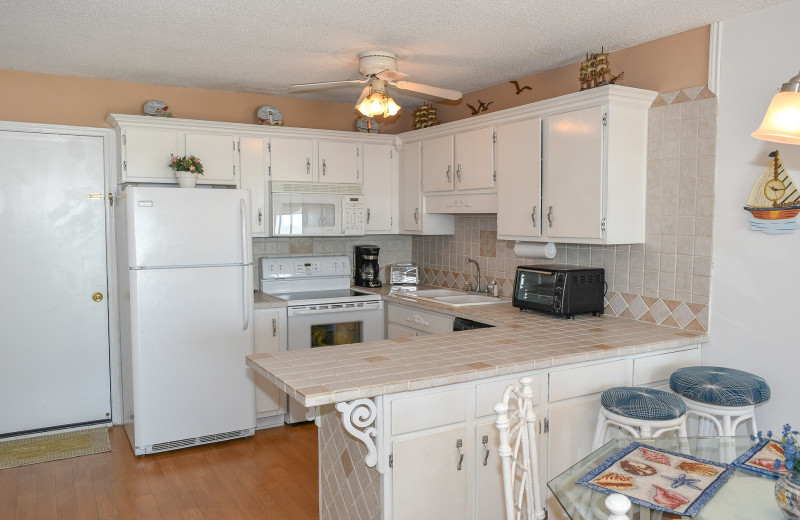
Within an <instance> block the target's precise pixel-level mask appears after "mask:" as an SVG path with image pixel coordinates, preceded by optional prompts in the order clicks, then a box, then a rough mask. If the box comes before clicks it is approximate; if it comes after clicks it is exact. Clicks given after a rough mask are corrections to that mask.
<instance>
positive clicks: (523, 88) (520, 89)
mask: <svg viewBox="0 0 800 520" xmlns="http://www.w3.org/2000/svg"><path fill="white" fill-rule="evenodd" d="M509 83H511V84H512V85H514V87H516V89H517V92H516V94H517V95H518V96H519V95H520V93H521V92H522V91H523V90H533V89H532V88H531V87H529V86H528V85H525V86H524V87H520V86H519V81H509Z"/></svg>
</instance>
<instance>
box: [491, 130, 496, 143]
mask: <svg viewBox="0 0 800 520" xmlns="http://www.w3.org/2000/svg"><path fill="white" fill-rule="evenodd" d="M492 142H493V143H496V142H497V132H495V131H494V130H492Z"/></svg>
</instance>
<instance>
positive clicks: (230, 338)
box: [123, 266, 256, 448]
mask: <svg viewBox="0 0 800 520" xmlns="http://www.w3.org/2000/svg"><path fill="white" fill-rule="evenodd" d="M129 274H130V282H131V318H132V320H131V321H132V325H133V327H132V329H133V331H132V345H131V357H130V359H124V360H123V363H130V364H131V365H132V366H131V369H130V373H131V374H132V392H131V393H132V396H131V395H130V394H129V396H128V397H132V400H130V399H124V401H125V402H124V405H125V406H124V408H126V409H125V410H124V415H125V420H126V422H130V419H131V418H132V419H133V424H132V426H134V428H133V430H134V431H135V432H134V435H133V437H135V440H134V439H132V440H133V441H134V442H132V444H134V445H135V448H140V447H146V446H152V445H153V444H159V443H165V442H172V441H177V440H183V439H192V438H197V437H201V436H205V435H214V434H219V433H228V432H232V431H236V430H245V429H249V428H253V427H255V421H256V418H255V385H254V375H253V373H252V371H251V370H250V369H249V368H247V367H246V365H245V356H247V355H249V354H252V353H253V327H252V309H253V297H252V296H253V291H252V276H253V272H252V267H251V266H242V267H233V266H229V267H199V268H184V269H152V270H138V271H137V270H131V271H129ZM244 295H246V297H245V296H244ZM125 372H128V371H127V370H125ZM131 401H132V402H131ZM130 426H131V425H130V424H126V429H128V430H129V431H128V433H129V435H130V434H131V431H130V430H131V428H130Z"/></svg>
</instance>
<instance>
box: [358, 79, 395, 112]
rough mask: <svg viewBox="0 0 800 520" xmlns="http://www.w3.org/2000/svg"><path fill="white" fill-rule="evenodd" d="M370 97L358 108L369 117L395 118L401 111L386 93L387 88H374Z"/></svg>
mask: <svg viewBox="0 0 800 520" xmlns="http://www.w3.org/2000/svg"><path fill="white" fill-rule="evenodd" d="M370 90H371V92H370V95H369V96H367V97H366V98H364V100H363V101H362V102H361V103H360V104H358V106H356V108H357V109H358V111H359V112H361V113H362V114H364V115H365V116H367V117H375V116H379V115H382V116H383V117H387V116H393V115H395V114H397V112H398V111H400V106H399V105H398V104H397V103H395V102H394V100H393V99H392V98H390V97H389V95H388V94H387V93H386V88H385V87H384V88H383V89H381V88H375V86H373V87H372V88H371V89H370Z"/></svg>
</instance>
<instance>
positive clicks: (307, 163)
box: [306, 157, 311, 175]
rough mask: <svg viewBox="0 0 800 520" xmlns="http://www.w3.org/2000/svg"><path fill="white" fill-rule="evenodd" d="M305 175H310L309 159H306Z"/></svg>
mask: <svg viewBox="0 0 800 520" xmlns="http://www.w3.org/2000/svg"><path fill="white" fill-rule="evenodd" d="M306 175H311V157H306Z"/></svg>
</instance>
